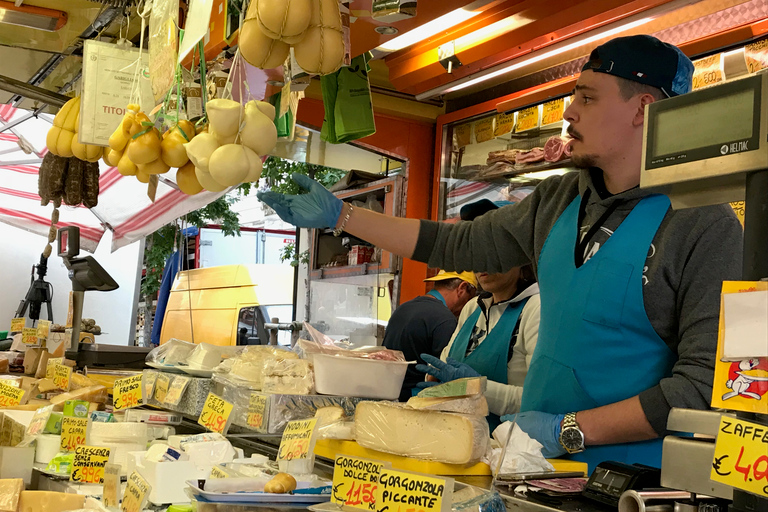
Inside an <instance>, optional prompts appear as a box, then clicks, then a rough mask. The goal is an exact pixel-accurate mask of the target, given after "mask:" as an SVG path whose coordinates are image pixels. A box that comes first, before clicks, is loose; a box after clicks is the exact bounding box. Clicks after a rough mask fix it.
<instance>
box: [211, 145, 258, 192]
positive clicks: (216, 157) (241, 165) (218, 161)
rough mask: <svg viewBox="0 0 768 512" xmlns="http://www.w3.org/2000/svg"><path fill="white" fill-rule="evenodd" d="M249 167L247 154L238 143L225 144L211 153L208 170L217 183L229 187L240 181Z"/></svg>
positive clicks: (246, 174)
mask: <svg viewBox="0 0 768 512" xmlns="http://www.w3.org/2000/svg"><path fill="white" fill-rule="evenodd" d="M250 169H251V166H250V163H249V160H248V154H247V153H246V152H245V148H244V147H243V146H241V145H240V144H225V145H224V146H221V147H220V148H218V149H217V150H216V151H214V152H213V154H212V155H211V159H210V161H209V163H208V172H209V173H210V175H211V178H213V179H214V180H216V181H217V182H218V183H220V184H222V185H225V186H227V187H231V186H233V185H237V184H239V183H242V182H243V180H244V179H245V177H246V176H248V173H249V171H250Z"/></svg>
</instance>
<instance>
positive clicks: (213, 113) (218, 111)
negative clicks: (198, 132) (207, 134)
mask: <svg viewBox="0 0 768 512" xmlns="http://www.w3.org/2000/svg"><path fill="white" fill-rule="evenodd" d="M242 109H243V107H242V105H240V103H239V102H237V101H234V100H225V99H223V98H217V99H215V100H211V101H209V102H208V103H206V104H205V110H206V112H207V113H208V120H209V123H210V125H211V128H212V129H213V130H215V131H216V133H218V134H219V135H220V136H222V137H230V136H232V135H236V134H237V130H238V128H239V127H240V121H241V119H240V117H241V114H242Z"/></svg>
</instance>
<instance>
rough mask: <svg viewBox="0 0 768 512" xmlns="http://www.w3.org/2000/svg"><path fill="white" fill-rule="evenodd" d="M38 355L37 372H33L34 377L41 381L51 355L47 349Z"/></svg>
mask: <svg viewBox="0 0 768 512" xmlns="http://www.w3.org/2000/svg"><path fill="white" fill-rule="evenodd" d="M42 351H43V352H42V353H41V354H40V361H38V363H37V370H35V377H37V378H38V379H42V378H43V377H45V372H46V370H48V359H50V358H51V353H50V352H48V350H47V349H42Z"/></svg>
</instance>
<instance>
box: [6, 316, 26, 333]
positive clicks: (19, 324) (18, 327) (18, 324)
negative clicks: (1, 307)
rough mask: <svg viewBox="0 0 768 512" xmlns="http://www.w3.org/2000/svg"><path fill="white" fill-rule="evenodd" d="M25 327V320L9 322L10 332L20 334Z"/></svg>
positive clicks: (18, 319)
mask: <svg viewBox="0 0 768 512" xmlns="http://www.w3.org/2000/svg"><path fill="white" fill-rule="evenodd" d="M25 325H27V319H26V318H14V319H13V320H11V331H10V332H21V331H23V330H24V326H25Z"/></svg>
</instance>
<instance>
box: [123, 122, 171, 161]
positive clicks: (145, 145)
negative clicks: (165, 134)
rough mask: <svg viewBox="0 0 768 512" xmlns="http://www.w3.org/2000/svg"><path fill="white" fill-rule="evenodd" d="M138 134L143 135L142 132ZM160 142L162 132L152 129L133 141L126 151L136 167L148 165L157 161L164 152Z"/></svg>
mask: <svg viewBox="0 0 768 512" xmlns="http://www.w3.org/2000/svg"><path fill="white" fill-rule="evenodd" d="M145 129H146V128H145ZM136 133H137V134H138V133H141V131H138V132H136ZM160 142H161V138H160V132H159V131H157V128H155V127H152V128H151V129H150V130H149V131H148V132H147V133H143V134H141V135H139V136H138V137H136V138H135V139H133V140H132V141H131V144H130V145H129V146H128V149H127V150H126V153H127V154H128V158H130V159H131V161H132V162H133V163H135V164H136V165H139V164H148V163H149V162H152V161H154V160H157V159H159V158H160V154H161V152H162V148H161V146H160Z"/></svg>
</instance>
